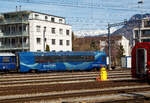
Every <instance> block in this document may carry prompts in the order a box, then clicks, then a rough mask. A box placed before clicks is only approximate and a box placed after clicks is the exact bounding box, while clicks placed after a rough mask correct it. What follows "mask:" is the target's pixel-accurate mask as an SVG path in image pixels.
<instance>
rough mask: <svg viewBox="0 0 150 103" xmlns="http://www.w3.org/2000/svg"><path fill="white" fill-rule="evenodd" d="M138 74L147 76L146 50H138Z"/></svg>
mask: <svg viewBox="0 0 150 103" xmlns="http://www.w3.org/2000/svg"><path fill="white" fill-rule="evenodd" d="M136 57H137V58H136V73H137V74H145V73H146V65H147V50H146V49H145V48H138V49H137V51H136Z"/></svg>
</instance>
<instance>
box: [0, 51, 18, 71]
mask: <svg viewBox="0 0 150 103" xmlns="http://www.w3.org/2000/svg"><path fill="white" fill-rule="evenodd" d="M15 70H16V56H15V54H12V53H0V71H2V72H7V71H15Z"/></svg>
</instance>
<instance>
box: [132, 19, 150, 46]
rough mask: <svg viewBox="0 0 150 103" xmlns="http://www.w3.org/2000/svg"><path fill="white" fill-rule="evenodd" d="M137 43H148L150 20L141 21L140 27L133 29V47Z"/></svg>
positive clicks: (149, 38)
mask: <svg viewBox="0 0 150 103" xmlns="http://www.w3.org/2000/svg"><path fill="white" fill-rule="evenodd" d="M138 42H150V18H145V19H142V23H141V25H139V27H137V28H134V29H133V43H132V44H133V46H134V45H135V44H136V43H138Z"/></svg>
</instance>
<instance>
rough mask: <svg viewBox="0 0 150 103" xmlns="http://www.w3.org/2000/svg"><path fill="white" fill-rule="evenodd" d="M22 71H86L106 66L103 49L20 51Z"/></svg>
mask: <svg viewBox="0 0 150 103" xmlns="http://www.w3.org/2000/svg"><path fill="white" fill-rule="evenodd" d="M18 58H19V68H20V72H40V71H85V70H92V69H94V68H100V66H102V65H103V66H106V54H105V52H102V51H74V52H20V53H18Z"/></svg>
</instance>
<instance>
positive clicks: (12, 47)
mask: <svg viewBox="0 0 150 103" xmlns="http://www.w3.org/2000/svg"><path fill="white" fill-rule="evenodd" d="M21 49H29V44H23V47H22V44H11V45H9V44H6V45H2V46H0V50H21Z"/></svg>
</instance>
